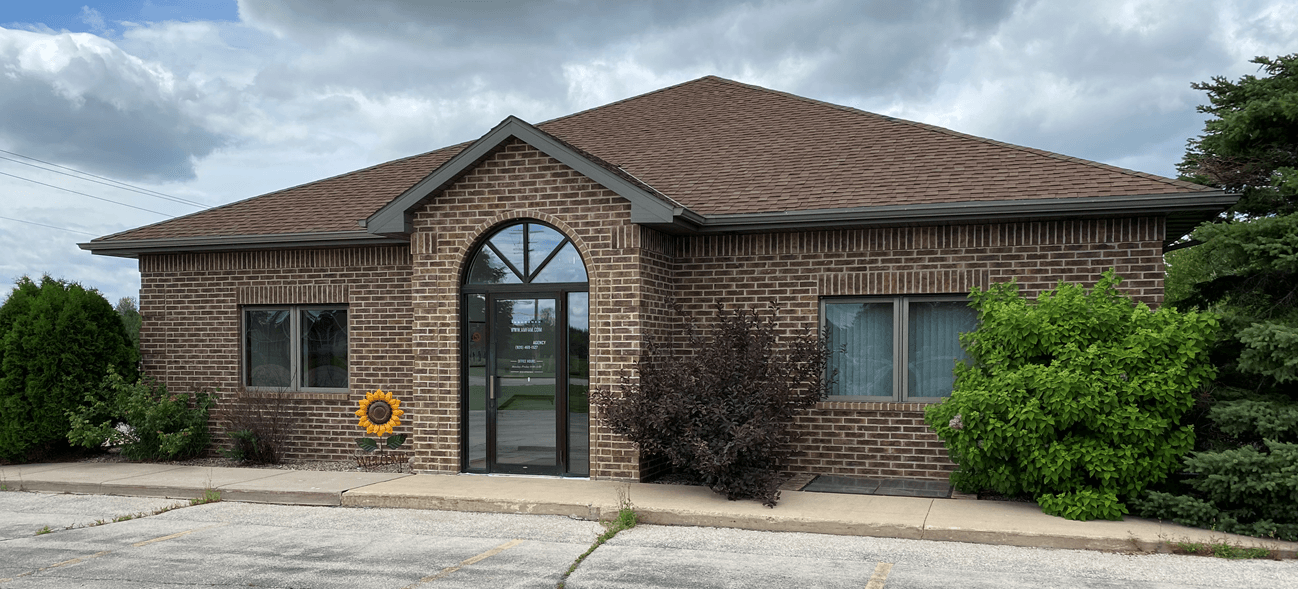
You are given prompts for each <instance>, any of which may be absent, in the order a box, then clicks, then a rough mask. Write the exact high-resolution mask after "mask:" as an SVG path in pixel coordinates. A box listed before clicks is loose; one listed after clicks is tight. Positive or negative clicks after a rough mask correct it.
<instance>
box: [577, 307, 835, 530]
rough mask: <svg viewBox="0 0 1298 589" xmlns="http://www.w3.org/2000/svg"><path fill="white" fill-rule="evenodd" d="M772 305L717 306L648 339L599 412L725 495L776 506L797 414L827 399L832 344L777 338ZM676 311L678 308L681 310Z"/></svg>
mask: <svg viewBox="0 0 1298 589" xmlns="http://www.w3.org/2000/svg"><path fill="white" fill-rule="evenodd" d="M777 312H778V307H777V306H775V305H774V304H772V305H771V307H770V308H769V309H767V310H766V311H754V310H748V309H733V310H727V309H724V308H723V307H722V306H721V305H718V306H717V315H716V316H717V322H716V324H714V325H712V326H710V327H711V329H710V331H709V333H708V334H707V335H706V336H705V335H704V334H700V333H699V332H698V331H695V329H694V328H693V325H692V324H691V325H688V326H687V328H686V338H685V341H686V343H685V345H683V346H679V347H678V346H676V345H674V344H673V342H671V341H670V340H669V341H668V342H667V343H666V344H659V343H653V344H651V345H649V346H648V348H647V351H646V352H645V353H644V354H642V355H641V356H640V359H639V360H638V362H637V365H636V366H637V376H638V377H639V378H638V379H634V378H632V377H631V375H628V374H624V375H623V376H622V379H621V383H620V384H619V385H618V387H617V388H616V389H614V390H610V389H597V390H595V391H593V392H592V393H591V402H592V403H594V404H595V405H597V406H598V407H599V408H600V412H599V413H600V418H601V419H602V420H603V422H604V423H605V424H606V425H607V426H608V427H609V428H611V429H612V430H613V431H615V432H617V433H618V434H620V435H622V436H625V437H627V438H628V439H630V440H631V441H632V442H635V443H636V445H637V446H638V447H639V448H640V450H641V451H642V452H648V453H650V454H653V455H658V456H663V457H665V458H666V459H667V460H668V461H670V462H671V464H672V466H673V467H675V468H677V469H681V470H685V471H688V472H691V473H693V474H695V475H697V476H698V477H699V478H700V479H701V480H702V481H703V482H704V484H706V485H707V486H708V487H710V488H711V489H712V490H713V491H716V492H717V493H720V494H723V495H725V496H726V498H728V499H731V500H735V499H757V500H759V501H761V502H762V503H763V504H765V505H767V506H770V507H774V506H775V503H776V501H778V500H779V495H780V492H779V486H780V483H781V479H780V476H779V472H780V470H781V468H782V466H783V465H784V463H785V461H786V460H787V458H788V456H789V453H790V451H791V446H790V444H789V442H790V426H791V425H792V424H793V418H794V417H795V416H797V415H798V414H800V413H802V412H805V411H806V410H807V409H810V408H811V407H813V406H815V404H816V403H817V402H818V401H820V400H821V399H823V398H824V397H825V395H826V392H827V390H828V386H829V383H830V378H828V377H827V375H826V374H825V369H826V365H827V363H828V360H829V351H828V350H826V349H825V346H824V344H823V343H822V342H821V340H820V339H818V338H816V336H815V333H805V334H802V335H800V336H794V337H789V338H787V339H786V338H781V337H780V330H779V329H778V321H777V317H776V315H777ZM678 314H679V310H678Z"/></svg>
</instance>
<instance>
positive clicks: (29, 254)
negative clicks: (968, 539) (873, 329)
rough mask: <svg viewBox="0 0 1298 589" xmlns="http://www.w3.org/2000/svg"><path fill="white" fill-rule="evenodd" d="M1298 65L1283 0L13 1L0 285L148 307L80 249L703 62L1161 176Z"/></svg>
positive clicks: (622, 91)
mask: <svg viewBox="0 0 1298 589" xmlns="http://www.w3.org/2000/svg"><path fill="white" fill-rule="evenodd" d="M1083 6H1084V7H1083ZM1294 52H1298V3H1294V2H1292V1H1289V2H1286V1H1277V0H1263V1H1240V2H1230V1H1215V2H1212V1H1198V0H1173V1H1105V0H1097V1H1092V2H1085V3H1078V2H1064V1H1049V2H1047V1H1038V2H1033V1H1022V2H1015V1H996V0H986V1H981V2H955V1H920V0H916V1H905V2H902V1H900V0H875V1H864V0H858V1H836V0H801V1H793V2H782V1H770V2H723V1H706V2H703V1H690V0H676V1H672V2H615V1H607V0H605V1H584V0H562V1H537V2H493V1H485V0H484V1H458V2H451V1H444V2H436V1H427V2H425V1H416V0H409V1H399V0H367V1H366V2H354V1H351V0H333V1H328V0H240V1H238V2H235V1H202V2H199V1H184V0H143V1H141V0H117V1H112V2H95V1H91V2H86V1H85V0H80V1H75V2H65V1H62V0H43V1H41V2H6V3H4V4H3V5H0V68H2V69H3V76H0V252H2V254H0V279H2V280H3V281H4V282H3V284H0V291H3V292H7V291H8V290H9V287H8V286H6V285H8V284H12V280H13V279H16V278H17V277H19V276H22V275H32V276H39V275H41V274H44V273H49V274H52V275H54V276H56V277H61V278H66V279H68V280H75V281H78V282H81V283H82V284H85V285H87V286H93V287H96V288H98V289H100V291H101V292H103V293H104V294H105V296H107V297H108V298H109V300H110V301H116V300H117V298H118V297H123V296H135V295H136V294H137V292H138V289H139V274H138V272H137V271H136V267H135V261H134V260H125V259H119V258H110V257H103V256H93V255H91V254H89V253H87V252H84V251H82V250H80V249H79V248H78V247H77V246H76V243H77V242H82V241H87V240H89V239H90V238H91V237H94V236H100V235H105V234H108V233H113V232H117V231H121V230H124V229H129V228H132V227H136V226H140V225H144V224H148V223H153V222H157V221H160V220H163V219H166V218H169V217H170V216H174V215H181V214H186V213H190V212H194V211H196V210H199V209H200V208H202V207H209V206H214V205H219V204H224V203H228V202H231V201H233V200H237V199H242V198H246V197H249V196H254V195H257V194H262V193H265V192H269V191H272V190H276V189H280V188H284V187H287V186H292V185H295V184H300V183H303V182H308V181H311V180H315V179H320V178H324V177H327V176H331V175H334V174H338V173H341V172H346V171H349V170H353V169H356V168H360V167H363V166H367V165H371V164H374V163H378V162H382V161H386V160H389V159H393V158H396V157H400V156H405V155H410V154H414V153H420V152H424V151H429V150H432V149H435V148H438V147H442V146H445V145H448V144H451V143H455V142H459V141H464V140H469V139H474V138H477V137H479V136H481V135H482V134H484V133H485V132H486V131H487V130H489V129H490V128H491V127H492V126H494V125H495V124H496V123H498V122H499V121H500V120H501V119H503V118H505V117H506V116H508V115H511V114H512V115H516V116H519V117H521V118H523V119H524V120H527V121H530V122H533V123H536V122H540V121H543V120H546V119H550V118H553V117H556V116H561V115H564V114H568V113H571V112H575V111H577V110H581V109H585V108H590V107H593V106H598V105H600V104H604V103H606V102H610V101H613V100H617V99H621V98H625V97H628V96H633V95H636V94H639V93H643V92H647V91H650V90H654V89H657V88H660V87H663V86H667V85H670V84H676V83H679V82H683V81H686V80H690V79H694V78H697V77H700V76H704V75H708V74H715V75H718V76H722V77H725V78H731V79H735V80H740V81H743V82H748V83H752V84H757V85H761V86H765V87H769V88H774V89H778V90H783V91H787V92H792V93H795V94H800V95H804V96H809V97H813V98H817V99H821V100H826V101H830V102H835V103H839V104H845V105H850V106H854V107H857V108H862V109H865V110H869V111H873V112H878V113H883V114H888V115H892V116H896V117H902V118H906V119H911V120H917V121H922V122H926V123H931V124H935V125H941V126H944V127H948V128H951V129H955V130H958V131H962V132H965V133H971V134H975V135H980V136H984V137H990V138H993V139H998V140H1001V141H1007V142H1011V143H1016V144H1020V145H1027V146H1031V147H1038V148H1042V149H1047V150H1051V151H1056V152H1060V153H1064V154H1068V155H1073V156H1078V157H1083V158H1088V159H1093V160H1097V161H1101V162H1106V163H1110V164H1114V165H1118V166H1123V167H1127V168H1132V169H1136V170H1141V171H1145V172H1150V173H1155V174H1161V175H1165V176H1170V175H1174V174H1175V164H1176V162H1177V161H1179V160H1180V157H1181V155H1182V153H1183V152H1184V147H1185V141H1186V139H1187V138H1189V137H1192V136H1194V135H1197V134H1198V133H1199V132H1200V131H1201V129H1202V125H1203V116H1202V115H1200V114H1199V113H1196V112H1195V106H1196V105H1198V104H1201V103H1203V102H1204V98H1203V94H1202V93H1201V92H1198V91H1195V90H1193V89H1191V88H1190V84H1191V83H1193V82H1197V81H1205V80H1208V79H1209V78H1211V77H1212V76H1217V75H1221V76H1226V77H1229V78H1238V77H1239V76H1241V75H1244V74H1250V73H1257V69H1256V66H1255V65H1253V64H1250V63H1248V61H1249V59H1251V58H1252V57H1254V56H1257V55H1268V56H1273V55H1279V54H1287V53H1294ZM128 187H129V188H128ZM110 201H111V202H110ZM0 297H3V295H0Z"/></svg>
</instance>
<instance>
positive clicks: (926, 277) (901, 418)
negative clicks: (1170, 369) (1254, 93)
mask: <svg viewBox="0 0 1298 589" xmlns="http://www.w3.org/2000/svg"><path fill="white" fill-rule="evenodd" d="M1163 231H1164V228H1163V221H1162V219H1159V218H1142V219H1095V220H1063V221H1040V222H1024V223H1000V224H987V225H957V226H947V227H893V228H873V229H855V230H842V231H809V232H797V233H772V234H752V235H720V236H689V237H680V238H677V241H676V254H675V260H674V262H675V265H676V278H675V284H676V290H675V294H676V297H677V300H678V301H679V302H680V303H681V305H682V307H683V308H684V309H685V311H686V312H687V313H689V314H690V315H692V316H693V317H694V319H693V320H694V321H696V322H698V323H701V324H705V323H706V322H707V321H708V320H709V319H710V317H711V315H712V304H713V303H714V302H715V301H720V302H723V303H725V304H727V305H731V306H735V305H738V306H760V305H765V304H766V303H767V302H768V301H771V300H775V301H778V302H779V303H780V304H781V305H783V310H782V314H781V316H782V318H783V320H782V321H781V323H780V326H781V328H782V329H783V330H785V331H786V332H788V333H796V332H802V331H804V330H807V329H818V327H819V325H818V322H819V306H818V303H819V301H820V298H821V297H829V296H853V295H856V296H864V295H900V294H949V293H955V294H964V293H967V292H969V290H970V289H971V288H972V287H974V286H979V287H984V288H985V287H986V286H987V285H988V284H990V283H992V282H1005V281H1009V280H1010V279H1012V278H1017V280H1018V283H1019V286H1020V289H1021V291H1022V292H1023V293H1024V294H1026V295H1028V296H1036V295H1037V294H1039V293H1040V292H1042V291H1045V290H1049V289H1051V288H1053V287H1054V286H1055V284H1056V283H1057V282H1058V281H1060V280H1065V281H1069V282H1080V283H1083V284H1087V285H1091V284H1094V283H1095V282H1096V281H1097V280H1098V279H1099V276H1100V274H1101V273H1102V272H1103V271H1104V270H1106V269H1108V268H1111V267H1116V269H1117V272H1118V274H1119V275H1120V276H1123V277H1124V278H1126V280H1125V281H1124V282H1123V283H1122V289H1124V290H1125V291H1126V292H1128V293H1129V294H1131V295H1133V297H1134V298H1136V299H1138V300H1141V301H1145V302H1147V303H1151V304H1157V303H1159V302H1161V300H1162V292H1163V261H1162V256H1161V252H1162V240H1163ZM924 407H925V405H923V404H918V403H853V402H839V401H834V402H826V403H821V404H820V405H819V406H818V407H817V408H816V409H815V410H813V411H812V412H811V413H810V414H809V415H807V416H805V417H804V418H801V419H799V420H798V422H797V427H796V428H795V430H796V431H798V432H799V433H801V434H802V435H803V436H804V437H803V441H802V442H801V444H800V445H799V446H798V451H797V452H796V453H795V455H794V456H793V460H792V464H791V466H790V470H791V471H793V472H817V473H835V474H842V475H849V476H905V477H916V478H945V477H946V476H947V474H948V473H949V472H950V471H951V470H952V469H953V468H954V465H953V464H951V462H950V460H948V458H947V455H946V451H945V449H944V448H943V446H942V444H941V442H940V441H939V440H938V439H937V437H936V435H934V434H933V433H932V432H931V431H930V430H929V429H928V426H927V425H925V424H924V420H923V417H924V415H923V409H924Z"/></svg>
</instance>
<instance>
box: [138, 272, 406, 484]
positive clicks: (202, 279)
mask: <svg viewBox="0 0 1298 589" xmlns="http://www.w3.org/2000/svg"><path fill="white" fill-rule="evenodd" d="M140 275H141V287H140V312H141V314H142V315H143V316H144V324H143V326H142V328H141V330H140V348H141V351H142V352H143V356H144V369H145V371H146V373H148V374H149V375H151V376H153V377H155V378H158V379H159V380H161V381H162V382H164V383H165V384H166V385H167V386H168V387H169V388H170V389H172V390H177V391H188V390H195V389H203V388H211V389H218V388H219V389H220V397H219V400H218V405H217V408H218V411H221V410H229V408H230V407H231V406H232V405H233V404H234V403H236V402H238V400H239V399H242V400H243V401H244V402H250V403H260V404H266V403H269V402H270V401H271V399H270V398H269V397H270V395H267V394H265V393H258V392H249V391H245V390H244V389H243V387H242V385H241V380H242V379H241V377H240V373H239V369H240V354H241V353H242V352H241V351H242V341H241V336H240V321H241V319H240V313H239V308H240V306H241V305H290V304H328V303H345V304H346V305H347V312H348V318H347V320H348V348H349V349H348V356H349V357H348V362H349V366H348V368H349V371H350V380H351V391H350V392H349V393H287V394H285V396H286V397H287V398H288V402H287V403H283V404H282V407H281V409H282V410H283V411H285V412H286V413H287V414H288V415H289V416H290V417H291V418H292V423H293V424H294V427H293V428H292V434H291V436H290V438H289V443H288V451H287V453H286V456H287V457H288V458H290V459H303V460H340V459H346V458H350V457H351V456H352V455H353V453H354V451H355V443H354V442H353V441H352V440H353V439H354V438H356V437H357V436H358V435H361V434H362V433H363V431H362V430H360V429H359V428H357V427H356V421H357V419H356V416H355V415H354V414H353V412H354V411H355V410H356V407H357V401H358V400H359V399H360V398H363V397H364V395H365V391H367V390H373V389H375V388H382V389H383V390H385V391H386V390H396V391H408V390H409V389H410V373H411V368H412V364H413V359H412V357H411V354H410V352H409V349H410V321H411V313H410V250H409V248H408V247H406V246H388V247H367V248H348V249H329V250H296V251H265V252H233V253H211V254H177V255H144V256H141V257H140ZM402 401H403V403H408V405H406V406H405V408H406V409H408V410H410V411H408V413H407V416H408V417H414V418H415V420H416V423H417V419H418V416H419V415H420V410H419V409H420V404H419V401H418V400H416V399H411V398H409V397H402ZM224 431H225V429H224V425H223V423H221V422H220V420H219V419H218V420H217V421H216V423H214V424H213V432H214V433H215V434H218V435H217V441H218V443H224V441H225V438H224V435H223V434H224ZM409 431H410V427H409V426H408V425H405V424H403V425H402V426H401V427H400V428H398V430H397V432H398V433H408V432H409Z"/></svg>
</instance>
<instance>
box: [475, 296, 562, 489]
mask: <svg viewBox="0 0 1298 589" xmlns="http://www.w3.org/2000/svg"><path fill="white" fill-rule="evenodd" d="M492 309H493V311H494V316H493V317H492V318H493V319H494V320H495V321H493V323H494V324H495V325H494V326H493V327H494V328H493V333H492V347H493V348H494V350H492V351H493V352H494V354H492V355H493V356H494V359H493V360H494V361H491V362H490V363H489V364H490V367H491V368H492V370H491V377H492V381H491V382H490V383H488V387H489V388H488V391H487V395H488V400H489V401H491V402H490V403H488V407H489V409H488V412H489V420H490V421H492V422H494V423H493V425H494V426H495V427H494V428H493V429H494V430H495V432H494V433H495V435H494V436H493V437H494V438H495V452H494V454H495V459H494V460H493V462H494V464H493V465H492V469H491V470H494V471H502V472H519V473H536V474H541V473H544V474H559V473H558V470H557V467H558V466H559V464H558V444H557V442H556V437H557V436H556V431H555V417H556V414H557V412H556V411H555V398H556V397H557V393H558V391H557V385H558V383H557V377H558V373H557V371H556V367H557V364H558V362H557V360H558V359H557V358H556V356H555V345H556V343H557V342H556V336H557V335H558V333H557V331H558V329H557V324H556V323H557V320H558V308H557V305H556V304H555V299H553V298H521V297H520V298H514V297H510V298H504V297H502V298H493V299H492Z"/></svg>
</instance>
